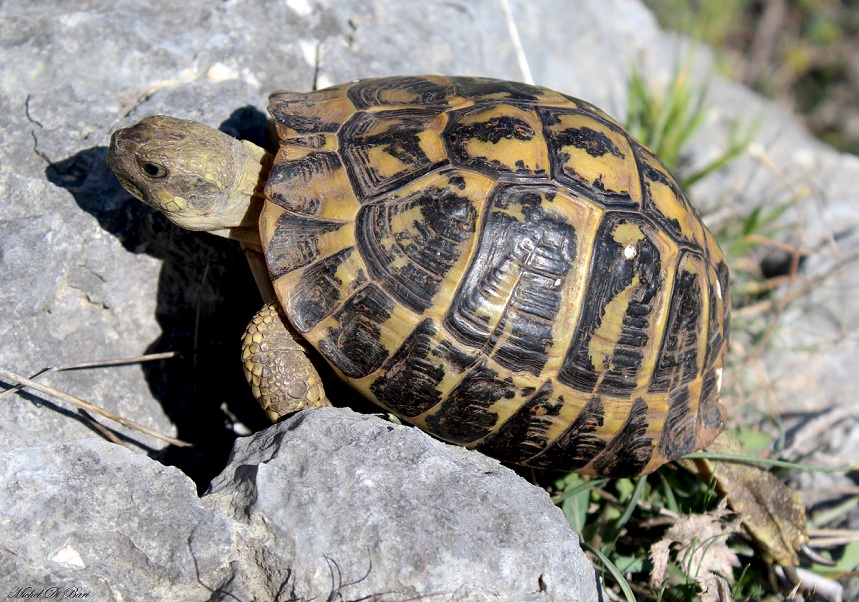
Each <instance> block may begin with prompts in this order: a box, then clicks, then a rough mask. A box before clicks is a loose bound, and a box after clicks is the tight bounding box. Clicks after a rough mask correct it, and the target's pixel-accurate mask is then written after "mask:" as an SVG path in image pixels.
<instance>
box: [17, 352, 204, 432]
mask: <svg viewBox="0 0 859 602" xmlns="http://www.w3.org/2000/svg"><path fill="white" fill-rule="evenodd" d="M0 380H2V381H4V382H6V383H9V384H11V385H14V386H20V387H25V388H27V389H31V390H33V391H38V392H39V393H41V394H42V395H46V396H48V397H50V398H54V399H61V400H63V401H66V402H67V403H71V404H73V405H76V406H78V407H81V408H84V409H85V410H89V411H90V412H94V413H96V414H99V415H100V416H104V417H105V418H107V419H108V420H113V421H114V422H118V423H119V424H121V425H123V426H126V427H128V428H130V429H134V430H136V431H140V432H141V433H143V434H145V435H149V436H150V437H155V438H156V439H160V440H161V441H166V442H167V443H170V444H171V445H175V446H177V447H191V445H192V444H191V443H188V442H187V441H182V440H180V439H174V438H173V437H168V436H166V435H162V434H161V433H157V432H155V431H153V430H152V429H148V428H146V427H145V426H143V425H140V424H137V423H136V422H132V421H131V420H128V419H127V418H123V417H122V416H119V415H118V414H114V413H113V412H109V411H107V410H104V409H102V408H100V407H98V406H96V405H93V404H91V403H89V402H88V401H84V400H83V399H79V398H77V397H74V396H72V395H69V394H68V393H64V392H62V391H59V390H57V389H54V388H53V387H49V386H47V385H43V384H42V383H38V382H36V381H34V380H32V379H29V378H26V377H24V376H21V375H20V374H15V373H14V372H9V371H8V370H3V369H2V368H0Z"/></svg>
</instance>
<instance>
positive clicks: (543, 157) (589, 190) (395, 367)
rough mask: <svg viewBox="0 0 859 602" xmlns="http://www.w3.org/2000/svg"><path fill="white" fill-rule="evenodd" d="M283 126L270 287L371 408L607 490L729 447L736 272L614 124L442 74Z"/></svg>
mask: <svg viewBox="0 0 859 602" xmlns="http://www.w3.org/2000/svg"><path fill="white" fill-rule="evenodd" d="M269 110H270V112H271V114H272V116H273V118H274V121H275V123H276V126H277V131H278V135H279V137H280V141H281V146H280V149H279V152H278V153H277V156H276V158H275V160H274V164H273V167H272V170H271V173H270V176H269V179H268V182H267V185H266V188H265V194H266V197H267V200H268V202H267V203H266V206H265V209H264V210H263V214H262V216H261V218H260V229H261V236H262V242H263V248H264V250H265V253H266V257H267V262H268V267H269V271H270V275H271V279H272V282H273V284H274V287H275V290H276V292H277V294H278V297H279V299H280V301H281V304H282V306H283V308H284V310H285V313H286V314H287V316H288V317H289V320H290V321H291V322H292V324H293V326H294V327H295V328H296V329H297V330H298V331H299V332H300V333H301V334H302V335H303V336H304V337H305V338H306V339H307V340H308V341H309V342H310V343H311V344H312V345H313V346H314V347H315V348H316V349H318V350H319V352H320V353H321V354H322V356H324V357H325V359H326V360H327V361H328V362H329V363H330V364H331V365H332V366H333V367H334V369H335V370H336V371H337V372H338V373H339V374H340V375H341V376H342V377H343V378H345V379H346V380H347V381H348V382H349V383H350V384H351V385H352V386H353V387H355V388H356V389H358V390H359V391H360V392H362V393H363V394H364V395H366V396H367V397H368V398H370V399H371V400H373V401H375V402H376V403H378V404H379V405H380V406H382V407H384V408H385V409H387V410H388V411H390V412H393V413H394V414H396V415H398V416H400V417H401V418H403V419H404V420H406V421H408V422H411V423H413V424H415V425H417V426H419V427H421V428H423V429H424V430H426V431H428V432H429V433H431V434H433V435H435V436H437V437H439V438H441V439H444V440H446V441H450V442H452V443H456V444H459V445H463V446H466V447H469V448H476V449H478V450H480V451H482V452H485V453H486V454H488V455H491V456H494V457H497V458H499V459H502V460H505V461H509V462H513V463H517V464H524V465H528V466H535V467H546V468H556V469H563V470H575V471H578V472H583V473H588V474H601V475H607V476H613V477H620V476H632V475H638V474H643V473H647V472H650V471H652V470H654V469H656V468H657V467H658V466H660V465H662V464H663V463H665V462H667V461H670V460H673V459H675V458H677V457H679V456H681V455H684V454H686V453H689V452H691V451H694V450H696V449H701V448H703V447H705V446H706V445H708V444H709V443H710V442H711V441H712V439H713V438H715V436H716V435H717V434H718V433H719V431H721V429H722V415H721V411H720V405H719V388H720V386H721V373H722V365H723V361H724V354H725V348H726V344H727V336H728V332H727V331H728V320H729V311H730V309H729V302H728V271H727V267H726V265H725V260H724V257H723V255H722V253H721V251H720V249H719V248H718V246H717V244H716V242H715V240H714V238H713V236H712V235H711V234H710V232H708V231H707V229H706V228H705V227H704V225H703V224H702V222H701V219H700V217H699V215H698V213H697V212H696V210H695V209H694V208H693V207H692V206H691V205H690V204H689V201H688V200H687V198H686V195H685V194H684V193H683V191H682V190H681V189H680V187H679V186H678V184H677V183H676V182H675V180H674V179H673V178H672V176H671V175H670V174H669V173H668V171H667V170H666V168H665V167H664V165H663V164H662V163H661V162H660V160H659V159H658V158H657V157H656V156H655V155H653V153H652V152H651V151H649V150H648V149H647V148H645V147H644V146H643V145H641V144H640V143H638V142H636V141H635V140H633V139H632V138H631V137H630V136H629V135H628V134H627V133H626V132H625V131H624V130H623V128H621V127H620V126H619V125H618V124H617V123H616V122H615V121H614V120H612V119H611V118H610V117H609V116H608V115H606V114H605V113H603V112H602V111H600V110H599V109H597V108H596V107H594V106H592V105H590V104H588V103H586V102H583V101H581V100H578V99H576V98H573V97H570V96H566V95H563V94H560V93H558V92H554V91H552V90H549V89H547V88H542V87H536V86H531V85H526V84H521V83H514V82H506V81H499V80H492V79H485V78H473V77H440V76H423V77H390V78H379V79H368V80H361V81H357V82H353V83H348V84H344V85H339V86H334V87H331V88H327V89H325V90H319V91H315V92H311V93H308V94H298V93H290V92H276V93H274V94H272V96H271V99H270V105H269Z"/></svg>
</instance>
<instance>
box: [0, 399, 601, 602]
mask: <svg viewBox="0 0 859 602" xmlns="http://www.w3.org/2000/svg"><path fill="white" fill-rule="evenodd" d="M0 508H2V509H3V510H2V514H1V515H0V516H2V527H3V528H2V530H0V549H2V550H3V553H2V554H0V575H2V576H0V591H3V592H4V593H6V594H11V593H13V592H19V593H21V596H23V595H24V594H26V593H27V592H33V591H53V590H52V588H56V590H57V591H61V592H64V593H66V594H83V593H88V597H89V598H90V599H98V600H122V599H124V600H143V601H145V600H187V601H193V600H201V601H202V600H221V599H239V600H314V599H317V600H318V599H334V598H329V596H335V595H338V594H339V595H340V596H342V599H361V598H362V597H363V596H371V595H374V594H376V595H379V596H380V598H381V599H384V600H389V601H396V600H408V599H414V597H416V596H425V597H428V598H432V597H434V596H436V595H439V596H442V599H445V600H451V601H456V602H458V601H466V600H489V599H491V600H498V601H500V602H503V601H506V600H509V601H510V602H514V601H516V602H522V601H534V602H537V601H549V600H556V601H564V602H575V601H579V600H581V601H590V600H596V599H597V592H598V587H599V586H598V584H597V579H596V575H595V573H594V570H593V569H592V568H591V566H590V564H589V563H588V561H587V559H586V558H585V556H584V555H583V553H582V551H581V549H580V548H579V542H578V538H577V537H576V535H575V534H574V533H573V532H572V531H571V530H570V528H569V526H568V525H567V522H566V519H565V518H564V516H563V513H562V512H561V511H560V510H559V509H558V508H557V507H555V506H554V505H553V504H552V502H551V500H550V499H549V497H548V495H547V494H546V493H545V491H543V490H541V489H539V488H537V487H534V486H533V485H530V484H529V483H527V482H526V481H525V480H523V479H522V478H520V477H519V476H518V475H516V474H515V473H514V472H513V471H511V470H509V469H507V468H505V467H503V466H501V465H500V464H499V463H498V462H496V461H495V460H491V459H489V458H487V457H486V456H483V455H481V454H479V453H477V452H472V451H467V450H464V449H462V448H458V447H454V446H451V445H447V444H444V443H440V442H438V441H436V440H434V439H431V438H430V437H429V436H427V435H425V434H424V433H422V432H421V431H419V430H417V429H415V428H412V427H406V426H397V425H393V424H390V423H387V422H385V421H383V420H381V419H380V418H378V417H376V416H367V415H359V414H355V413H354V412H352V411H351V410H348V409H333V408H327V409H323V410H317V411H312V412H305V413H303V414H301V415H299V416H296V417H294V418H292V419H290V420H288V421H286V422H283V423H281V424H279V425H277V426H273V427H270V428H269V429H267V430H265V431H263V432H260V433H258V434H257V435H255V436H253V437H248V438H245V439H242V440H240V441H239V443H238V444H237V446H236V449H235V452H234V453H233V456H232V458H231V461H230V464H229V465H228V466H227V468H226V470H225V471H224V473H223V474H222V475H221V476H220V477H218V478H217V479H216V480H215V482H214V483H213V484H212V490H211V491H210V492H209V493H208V494H207V495H206V496H204V497H203V498H202V499H200V498H198V497H197V494H196V491H195V489H194V485H193V483H192V481H191V480H190V479H189V478H188V477H187V476H185V475H184V474H182V473H181V472H179V471H178V470H177V469H175V468H171V467H165V466H163V465H162V464H160V463H158V462H155V461H153V460H150V459H149V458H147V457H146V456H144V455H142V454H135V453H133V452H131V451H130V450H128V449H126V448H124V447H122V446H119V445H115V444H113V443H108V442H105V441H102V440H98V439H84V440H80V441H74V442H63V443H54V444H47V445H41V446H36V447H28V448H18V449H15V450H9V451H6V452H0ZM525 551H527V553H525ZM337 599H341V598H337Z"/></svg>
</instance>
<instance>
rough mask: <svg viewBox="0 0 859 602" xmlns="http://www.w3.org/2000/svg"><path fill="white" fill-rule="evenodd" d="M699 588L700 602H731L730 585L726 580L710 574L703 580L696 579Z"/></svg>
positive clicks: (732, 598) (732, 596)
mask: <svg viewBox="0 0 859 602" xmlns="http://www.w3.org/2000/svg"><path fill="white" fill-rule="evenodd" d="M698 586H699V587H700V588H701V602H733V600H734V595H733V593H731V585H730V584H729V583H728V581H727V580H726V579H723V578H722V577H719V576H718V575H714V574H713V573H710V574H709V575H707V576H706V577H704V578H703V579H698Z"/></svg>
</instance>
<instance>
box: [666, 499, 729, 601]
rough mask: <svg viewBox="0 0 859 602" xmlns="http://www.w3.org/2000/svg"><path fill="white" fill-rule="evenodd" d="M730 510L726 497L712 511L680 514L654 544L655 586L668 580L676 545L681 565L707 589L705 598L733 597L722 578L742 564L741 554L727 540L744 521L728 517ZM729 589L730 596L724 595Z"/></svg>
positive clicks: (681, 567)
mask: <svg viewBox="0 0 859 602" xmlns="http://www.w3.org/2000/svg"><path fill="white" fill-rule="evenodd" d="M728 513H729V511H728V510H727V504H726V502H725V501H724V500H723V501H722V503H720V504H719V507H718V508H716V509H715V510H713V511H712V512H708V513H706V514H686V515H683V516H681V517H680V518H678V519H677V522H676V523H674V526H673V527H671V528H670V529H669V530H668V532H667V533H666V534H665V536H664V537H663V538H662V540H660V541H658V542H657V543H655V544H653V545H652V546H651V548H650V555H651V558H652V560H653V573H652V574H651V577H650V585H651V587H652V588H654V589H658V588H659V587H661V586H662V583H663V582H664V581H665V578H666V573H667V572H668V563H669V562H670V558H671V550H672V549H673V550H674V551H675V558H676V562H677V564H678V565H679V566H680V569H681V570H682V571H683V572H684V573H685V574H686V575H687V576H688V577H690V578H691V579H695V580H696V581H697V582H698V584H699V586H700V587H701V590H702V591H703V592H704V593H705V597H704V600H713V601H716V600H730V599H731V594H730V588H725V587H723V586H722V585H721V582H720V579H721V581H725V580H724V579H723V578H722V577H726V578H730V577H731V575H732V572H733V570H732V569H733V567H737V566H740V562H739V559H738V558H737V555H736V554H735V553H734V552H733V551H732V550H731V549H730V548H729V547H728V546H727V541H726V540H727V537H728V535H730V534H731V533H734V532H735V531H737V530H738V529H739V528H740V521H739V519H734V520H732V521H724V520H723V519H724V517H725V516H726V515H727V514H728ZM717 577H718V579H717ZM725 585H726V586H727V581H725ZM726 591H727V597H724V593H725V592H726ZM708 592H709V593H708Z"/></svg>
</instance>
